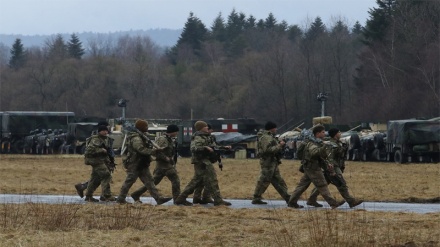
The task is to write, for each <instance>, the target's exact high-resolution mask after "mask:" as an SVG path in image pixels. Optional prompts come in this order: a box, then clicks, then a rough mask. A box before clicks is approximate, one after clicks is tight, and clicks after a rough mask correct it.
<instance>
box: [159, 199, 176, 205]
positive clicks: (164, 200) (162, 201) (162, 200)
mask: <svg viewBox="0 0 440 247" xmlns="http://www.w3.org/2000/svg"><path fill="white" fill-rule="evenodd" d="M171 199H173V198H172V197H159V198H158V199H157V200H156V203H157V205H161V204H164V203H165V202H168V201H171Z"/></svg>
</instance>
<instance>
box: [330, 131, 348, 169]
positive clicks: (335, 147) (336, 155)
mask: <svg viewBox="0 0 440 247" xmlns="http://www.w3.org/2000/svg"><path fill="white" fill-rule="evenodd" d="M328 145H330V146H331V148H332V149H331V155H330V157H329V160H331V161H332V164H333V165H335V166H339V167H343V166H344V165H345V156H346V153H347V147H345V146H344V145H342V142H341V141H339V140H336V139H333V138H331V139H330V140H329V142H328Z"/></svg>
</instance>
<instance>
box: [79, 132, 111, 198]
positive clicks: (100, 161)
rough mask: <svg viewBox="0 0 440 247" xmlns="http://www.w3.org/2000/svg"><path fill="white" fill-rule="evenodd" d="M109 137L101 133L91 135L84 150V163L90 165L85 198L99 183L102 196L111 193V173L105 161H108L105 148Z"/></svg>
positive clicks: (89, 196)
mask: <svg viewBox="0 0 440 247" xmlns="http://www.w3.org/2000/svg"><path fill="white" fill-rule="evenodd" d="M109 140H110V139H109V138H108V137H107V136H103V135H99V134H98V135H93V136H91V137H90V141H89V143H88V145H87V147H86V150H85V154H84V156H85V163H86V164H87V165H91V166H92V174H91V176H90V180H89V183H88V186H87V191H86V200H87V198H91V197H92V196H93V192H95V190H96V189H97V188H98V186H99V185H101V189H102V194H101V196H102V197H104V198H110V197H111V195H112V193H111V190H110V181H111V180H112V175H111V173H110V170H109V169H108V167H107V165H106V163H110V159H109V156H108V154H107V151H106V150H105V149H106V148H108V147H109V146H110V141H109Z"/></svg>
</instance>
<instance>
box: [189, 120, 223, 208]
mask: <svg viewBox="0 0 440 247" xmlns="http://www.w3.org/2000/svg"><path fill="white" fill-rule="evenodd" d="M208 131H209V138H210V145H209V146H218V145H217V140H216V138H215V136H214V135H212V132H213V131H214V130H213V129H212V126H211V125H210V124H208ZM218 147H219V148H225V149H231V146H218ZM210 160H211V162H212V163H215V162H218V164H219V167H220V168H222V167H223V164H222V159H221V157H220V155H217V154H214V155H212V157H211V159H210ZM214 171H215V170H214ZM213 202H214V200H212V198H211V194H210V193H209V191H208V190H207V189H206V187H205V184H201V185H199V186H197V187H196V189H195V190H194V196H193V203H199V204H208V203H213Z"/></svg>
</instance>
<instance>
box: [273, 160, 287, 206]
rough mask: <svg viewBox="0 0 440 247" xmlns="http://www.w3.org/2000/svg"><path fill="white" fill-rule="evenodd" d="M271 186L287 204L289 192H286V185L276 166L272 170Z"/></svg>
mask: <svg viewBox="0 0 440 247" xmlns="http://www.w3.org/2000/svg"><path fill="white" fill-rule="evenodd" d="M271 184H272V185H273V187H274V188H275V189H276V190H277V191H278V193H279V194H280V195H281V197H282V198H283V199H284V201H286V202H289V199H290V195H289V192H288V191H287V184H286V182H285V181H284V179H283V177H281V174H280V170H279V169H278V166H277V167H276V168H275V170H274V174H273V176H272V181H271Z"/></svg>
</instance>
